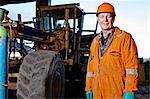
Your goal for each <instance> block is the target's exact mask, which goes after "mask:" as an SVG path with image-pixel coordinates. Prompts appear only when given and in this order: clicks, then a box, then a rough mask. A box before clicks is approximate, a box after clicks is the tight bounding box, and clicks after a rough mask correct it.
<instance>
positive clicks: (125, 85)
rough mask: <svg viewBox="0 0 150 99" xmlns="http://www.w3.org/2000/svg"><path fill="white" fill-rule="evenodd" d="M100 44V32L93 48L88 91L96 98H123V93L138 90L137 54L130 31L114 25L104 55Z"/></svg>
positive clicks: (87, 79) (89, 62)
mask: <svg viewBox="0 0 150 99" xmlns="http://www.w3.org/2000/svg"><path fill="white" fill-rule="evenodd" d="M100 47H101V46H100V37H99V35H98V36H96V37H95V38H94V40H93V42H92V44H91V47H90V57H89V60H88V66H87V74H86V88H85V90H86V91H92V92H93V98H94V99H122V95H123V92H134V91H136V90H137V80H138V71H137V70H138V59H137V57H138V56H137V47H136V44H135V42H134V40H133V38H132V36H131V34H129V33H127V32H124V31H122V30H120V29H119V28H118V27H115V31H114V33H113V35H112V37H111V39H109V43H108V44H107V46H106V50H105V52H104V54H103V56H101V51H100Z"/></svg>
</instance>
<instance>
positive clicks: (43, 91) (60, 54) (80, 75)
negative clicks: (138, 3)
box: [2, 3, 94, 99]
mask: <svg viewBox="0 0 150 99" xmlns="http://www.w3.org/2000/svg"><path fill="white" fill-rule="evenodd" d="M39 4H40V3H39ZM39 4H37V7H36V17H35V18H33V21H31V22H22V21H21V15H20V14H18V20H17V21H13V20H10V19H9V18H8V17H7V16H6V18H5V19H4V21H3V23H2V26H4V27H5V28H6V30H7V33H8V37H9V74H8V77H9V80H8V89H9V91H11V90H16V89H17V97H18V98H19V99H20V98H30V99H43V98H63V97H66V98H67V97H68V98H77V97H84V87H85V73H86V63H87V59H88V54H89V45H90V41H91V40H92V39H93V37H94V34H93V35H84V36H83V35H82V31H83V30H82V27H83V18H84V15H85V12H84V11H83V10H82V9H81V8H80V7H79V4H66V5H58V6H47V5H45V4H44V5H39ZM28 23H34V28H32V27H29V26H26V25H25V24H28ZM92 32H94V31H92ZM27 42H30V43H32V45H33V47H31V46H27V45H26V43H27ZM16 54H18V55H19V57H16ZM17 77H18V78H17ZM16 83H17V84H16ZM10 93H11V94H13V91H12V92H10ZM14 94H15V92H14Z"/></svg>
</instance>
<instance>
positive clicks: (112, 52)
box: [110, 50, 121, 57]
mask: <svg viewBox="0 0 150 99" xmlns="http://www.w3.org/2000/svg"><path fill="white" fill-rule="evenodd" d="M110 54H111V55H113V56H119V57H121V53H120V52H119V51H115V50H112V51H110Z"/></svg>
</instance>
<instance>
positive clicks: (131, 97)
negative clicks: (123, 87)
mask: <svg viewBox="0 0 150 99" xmlns="http://www.w3.org/2000/svg"><path fill="white" fill-rule="evenodd" d="M123 99H134V94H132V93H131V92H125V93H124V94H123Z"/></svg>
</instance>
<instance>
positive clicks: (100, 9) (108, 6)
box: [96, 2, 116, 16]
mask: <svg viewBox="0 0 150 99" xmlns="http://www.w3.org/2000/svg"><path fill="white" fill-rule="evenodd" d="M104 12H109V13H113V14H114V15H116V14H115V9H114V7H113V6H112V5H111V4H110V3H107V2H104V3H102V4H101V5H99V6H98V8H97V12H96V16H98V14H99V13H104Z"/></svg>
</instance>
